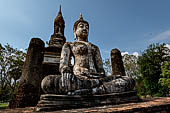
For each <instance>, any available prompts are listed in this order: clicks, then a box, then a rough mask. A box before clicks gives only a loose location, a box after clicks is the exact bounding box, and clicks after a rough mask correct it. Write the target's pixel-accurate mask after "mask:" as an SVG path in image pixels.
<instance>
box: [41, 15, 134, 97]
mask: <svg viewBox="0 0 170 113" xmlns="http://www.w3.org/2000/svg"><path fill="white" fill-rule="evenodd" d="M73 30H74V35H75V39H76V41H75V42H66V43H65V44H64V45H63V47H62V52H61V59H60V72H61V75H48V76H46V77H45V78H44V79H43V81H42V83H41V87H42V89H43V91H44V92H45V93H55V94H73V95H76V94H78V95H83V94H106V93H118V92H124V91H130V90H132V89H133V88H134V85H135V82H134V80H133V79H132V78H130V77H127V76H120V75H110V76H106V75H105V71H104V68H103V62H102V58H101V55H100V50H99V48H98V47H97V46H96V45H94V44H92V43H90V42H88V31H89V24H88V22H87V21H84V20H83V17H82V15H80V18H79V20H78V21H76V22H75V23H74V28H73ZM71 58H74V65H73V66H72V65H71ZM54 86H55V87H54ZM51 87H54V88H51Z"/></svg>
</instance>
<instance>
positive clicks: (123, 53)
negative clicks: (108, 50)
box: [121, 51, 129, 56]
mask: <svg viewBox="0 0 170 113" xmlns="http://www.w3.org/2000/svg"><path fill="white" fill-rule="evenodd" d="M125 54H129V53H128V52H127V51H126V52H121V55H122V56H124V55H125Z"/></svg>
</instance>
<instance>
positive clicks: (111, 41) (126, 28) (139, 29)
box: [0, 0, 170, 59]
mask: <svg viewBox="0 0 170 113" xmlns="http://www.w3.org/2000/svg"><path fill="white" fill-rule="evenodd" d="M60 4H61V6H62V13H63V17H64V19H65V23H66V27H65V37H66V39H67V41H74V36H73V24H74V22H75V21H76V20H77V19H78V18H79V15H80V13H82V14H83V17H84V20H87V21H88V22H89V24H90V29H89V30H90V32H89V41H90V42H92V43H94V44H95V45H97V46H98V47H99V48H100V50H101V54H102V57H103V59H104V58H109V57H110V51H111V49H113V48H118V49H120V50H121V51H122V52H126V51H127V52H129V53H131V54H132V53H133V52H138V53H140V52H142V51H143V50H145V49H146V48H147V47H148V46H149V44H151V43H158V42H159V43H163V42H164V43H166V44H170V0H0V43H2V44H6V43H9V44H10V45H12V46H13V47H15V48H18V49H26V48H27V47H28V44H29V42H30V40H31V38H33V37H39V38H41V39H42V40H43V41H44V42H46V41H49V39H50V36H51V35H52V33H53V22H54V19H55V17H56V15H57V13H58V10H59V5H60Z"/></svg>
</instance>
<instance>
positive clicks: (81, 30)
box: [75, 22, 89, 41]
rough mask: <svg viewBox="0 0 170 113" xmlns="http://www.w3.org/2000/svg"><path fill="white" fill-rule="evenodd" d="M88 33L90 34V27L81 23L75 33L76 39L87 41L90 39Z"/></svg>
mask: <svg viewBox="0 0 170 113" xmlns="http://www.w3.org/2000/svg"><path fill="white" fill-rule="evenodd" d="M88 33H89V26H88V24H87V23H85V22H79V23H78V24H77V29H76V31H75V34H76V37H77V38H78V40H79V39H80V40H84V41H85V40H87V38H88Z"/></svg>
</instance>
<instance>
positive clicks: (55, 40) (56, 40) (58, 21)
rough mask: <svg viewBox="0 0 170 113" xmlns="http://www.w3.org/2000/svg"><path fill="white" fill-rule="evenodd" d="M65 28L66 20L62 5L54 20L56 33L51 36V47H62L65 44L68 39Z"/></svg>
mask: <svg viewBox="0 0 170 113" xmlns="http://www.w3.org/2000/svg"><path fill="white" fill-rule="evenodd" d="M64 28H65V21H64V19H63V16H62V12H61V5H60V9H59V12H58V15H57V16H56V18H55V20H54V33H53V35H51V38H50V41H49V46H50V47H59V48H62V46H63V44H64V43H65V41H66V38H65V36H64Z"/></svg>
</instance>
